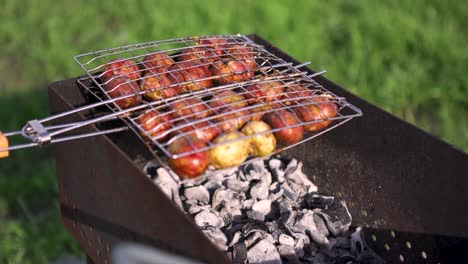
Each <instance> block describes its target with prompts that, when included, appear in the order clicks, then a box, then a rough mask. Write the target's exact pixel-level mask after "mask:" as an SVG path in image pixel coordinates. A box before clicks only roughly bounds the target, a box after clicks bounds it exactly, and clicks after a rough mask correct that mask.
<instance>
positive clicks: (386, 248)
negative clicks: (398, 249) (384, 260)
mask: <svg viewBox="0 0 468 264" xmlns="http://www.w3.org/2000/svg"><path fill="white" fill-rule="evenodd" d="M384 247H385V250H387V251H390V246H389V245H388V244H387V243H385V245H384Z"/></svg>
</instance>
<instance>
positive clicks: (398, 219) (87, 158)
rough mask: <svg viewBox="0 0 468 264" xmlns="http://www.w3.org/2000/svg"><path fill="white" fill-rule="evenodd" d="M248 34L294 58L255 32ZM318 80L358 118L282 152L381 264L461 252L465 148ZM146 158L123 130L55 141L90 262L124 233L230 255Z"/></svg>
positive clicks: (64, 192)
mask: <svg viewBox="0 0 468 264" xmlns="http://www.w3.org/2000/svg"><path fill="white" fill-rule="evenodd" d="M251 38H252V39H253V40H254V41H255V42H257V43H259V44H263V45H265V47H266V48H267V49H268V50H270V51H272V52H273V53H275V54H276V55H278V56H280V57H282V58H284V59H285V60H286V61H291V62H296V61H295V60H294V59H292V58H291V57H289V56H288V55H286V54H284V53H282V52H281V51H279V50H278V49H276V48H275V47H273V46H271V44H269V43H267V42H266V41H264V40H263V39H261V38H260V37H258V36H256V35H251ZM296 63H297V62H296ZM311 72H312V71H311ZM76 80H77V79H70V80H65V81H61V82H57V83H54V84H51V85H50V88H49V97H50V104H51V109H52V111H53V112H61V111H64V110H69V109H72V108H74V107H76V106H78V105H82V104H84V103H85V102H86V99H85V97H84V96H83V94H82V93H81V92H80V91H79V87H78V85H77V82H76ZM316 80H317V81H318V82H319V83H321V84H322V85H324V86H326V87H327V88H329V89H330V90H331V91H332V92H334V93H336V94H340V95H341V96H344V97H346V98H347V99H348V101H349V102H351V103H352V104H354V105H356V106H357V107H359V108H360V109H361V110H362V111H363V113H364V117H362V118H359V119H354V120H352V121H351V122H348V123H347V124H345V125H343V126H341V127H340V128H339V129H335V130H332V131H330V132H328V133H326V134H325V135H322V136H320V137H318V138H316V139H314V140H311V141H309V142H307V143H305V144H302V145H300V146H298V147H295V148H293V149H291V150H288V151H286V152H285V155H290V156H291V157H294V158H296V159H298V160H299V161H302V162H303V163H304V172H305V173H306V174H307V175H309V177H310V178H311V180H312V181H313V182H314V183H316V184H317V186H319V188H320V189H321V190H322V191H325V192H329V193H332V194H334V195H336V196H337V197H339V198H340V199H343V200H345V201H347V203H348V206H349V209H350V211H351V214H352V216H353V223H354V225H356V226H360V225H362V226H364V233H365V235H366V237H367V243H368V244H369V245H370V246H371V248H373V249H374V250H375V251H376V252H377V253H378V254H379V255H380V256H382V257H383V258H384V259H385V260H387V261H388V262H389V263H398V262H402V261H404V262H405V263H439V262H440V263H453V262H456V261H455V260H459V259H466V257H467V255H468V254H467V253H466V252H465V250H464V249H465V248H467V247H468V215H467V213H468V212H467V210H466V206H465V202H466V201H468V192H466V190H468V178H467V177H466V176H467V175H468V156H467V154H465V153H463V152H461V151H459V150H457V149H455V148H453V147H452V146H450V145H448V144H446V143H445V142H442V141H440V140H439V139H436V138H434V137H432V136H431V135H429V134H427V133H425V132H423V131H421V130H419V129H417V128H416V127H414V126H412V125H410V124H408V123H406V122H404V121H401V120H399V119H398V118H395V117H393V116H392V115H390V114H388V113H386V112H384V111H382V110H380V109H378V108H376V107H375V106H372V105H371V104H369V103H367V102H365V101H364V100H362V99H360V98H358V97H356V96H354V95H352V94H351V93H349V92H347V91H346V90H344V89H342V88H341V87H339V86H337V85H336V84H333V83H332V82H330V81H328V80H327V79H325V78H323V77H318V78H316ZM85 114H86V113H84V115H85ZM88 114H92V113H88ZM84 115H81V114H80V115H79V114H76V115H74V116H70V117H68V118H67V120H66V121H76V120H79V119H83V118H84ZM64 121H65V120H64ZM96 129H97V128H96V127H95V126H90V127H85V128H81V129H80V130H79V131H77V132H90V131H95V130H96ZM150 158H151V155H150V154H149V153H148V150H147V149H146V147H145V146H144V145H143V144H142V143H139V142H138V140H137V139H136V137H135V136H134V135H132V134H131V133H129V132H125V133H120V134H115V135H110V136H99V137H94V138H86V139H82V140H77V141H70V142H65V143H61V144H59V145H57V146H56V159H57V163H56V164H57V176H58V183H59V191H60V201H61V204H62V216H63V221H64V224H65V226H66V227H67V228H68V230H70V232H71V233H72V234H73V235H74V236H75V238H76V239H77V240H78V241H79V243H80V245H81V246H82V247H83V249H84V250H85V252H86V254H87V255H88V256H89V257H90V259H91V260H92V261H94V262H96V263H107V260H108V258H109V257H110V253H109V252H110V251H111V249H112V247H113V246H114V245H115V244H116V243H117V242H119V241H121V240H132V241H140V242H143V243H146V244H150V245H154V246H158V247H161V248H163V249H167V250H170V251H172V252H176V253H179V254H181V255H184V256H188V257H192V258H195V259H199V260H203V261H206V262H209V263H229V261H228V259H227V258H226V257H225V256H224V254H223V253H222V252H220V251H219V250H217V249H216V247H215V246H214V245H213V244H211V243H210V242H209V241H208V240H207V239H206V238H205V237H204V235H203V234H202V232H201V231H200V230H199V229H198V227H197V226H196V225H195V224H193V221H192V219H190V217H188V216H186V215H184V214H183V213H182V212H181V211H180V210H179V209H178V208H177V207H176V206H175V205H174V204H173V203H172V202H171V201H170V200H169V199H168V198H167V197H166V195H165V194H164V193H162V191H161V190H160V189H159V188H157V187H156V186H155V185H154V184H153V182H152V181H151V180H150V179H149V178H148V177H147V176H146V175H145V174H144V173H143V172H142V166H143V164H144V163H145V162H147V161H148V159H150Z"/></svg>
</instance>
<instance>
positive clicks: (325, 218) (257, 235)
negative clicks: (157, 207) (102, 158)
mask: <svg viewBox="0 0 468 264" xmlns="http://www.w3.org/2000/svg"><path fill="white" fill-rule="evenodd" d="M144 169H145V171H146V172H147V174H148V175H149V176H150V177H151V179H153V181H154V182H155V183H156V184H157V185H159V187H160V188H161V190H162V191H163V192H164V193H165V194H166V195H167V196H168V197H169V198H170V199H171V200H172V201H174V202H175V203H176V204H177V205H179V206H180V208H181V209H182V210H184V211H185V212H186V213H187V214H190V215H191V216H192V217H193V218H194V222H195V224H197V225H198V226H199V227H200V229H201V230H202V232H203V233H204V234H205V235H206V236H207V237H208V238H209V239H210V240H211V241H212V242H213V243H214V244H215V245H217V246H218V248H219V249H220V250H222V251H224V252H226V254H228V256H229V257H230V258H231V259H232V261H233V263H271V264H273V263H336V264H338V263H347V264H351V263H384V261H383V260H382V259H381V258H380V257H378V256H377V255H376V254H375V253H373V252H372V251H371V250H370V249H369V248H368V247H367V245H366V244H365V242H364V239H363V236H362V234H361V229H360V228H357V229H356V230H351V229H350V227H351V222H352V218H351V215H350V213H349V211H348V208H347V206H346V203H345V202H344V201H340V200H338V199H337V198H336V197H334V196H332V195H327V194H322V193H319V192H318V188H317V186H316V185H314V184H313V183H312V182H311V181H310V180H309V178H308V177H307V175H305V174H304V172H303V171H302V163H301V162H298V161H297V160H295V159H292V160H286V159H281V158H279V157H273V158H270V159H267V160H260V159H257V160H255V161H253V162H251V163H249V164H247V165H245V166H243V167H239V168H237V169H227V170H222V171H213V173H212V174H211V175H210V176H208V177H204V178H199V179H196V180H185V181H181V180H179V178H178V177H177V175H175V174H174V173H173V172H172V171H170V170H169V169H166V168H163V167H159V168H158V167H155V166H154V165H153V164H148V165H147V166H146V167H145V168H144Z"/></svg>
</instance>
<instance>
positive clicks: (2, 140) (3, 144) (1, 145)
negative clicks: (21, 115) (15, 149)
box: [0, 131, 10, 159]
mask: <svg viewBox="0 0 468 264" xmlns="http://www.w3.org/2000/svg"><path fill="white" fill-rule="evenodd" d="M6 148H8V139H7V138H6V137H5V136H4V135H3V133H2V131H0V149H6ZM9 155H10V152H9V151H8V150H5V151H0V159H2V158H6V157H8V156H9Z"/></svg>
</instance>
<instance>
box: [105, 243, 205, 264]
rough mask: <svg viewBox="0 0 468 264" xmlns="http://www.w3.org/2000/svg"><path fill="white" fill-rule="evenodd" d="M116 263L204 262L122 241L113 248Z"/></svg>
mask: <svg viewBox="0 0 468 264" xmlns="http://www.w3.org/2000/svg"><path fill="white" fill-rule="evenodd" d="M112 263H115V264H174V263H178V264H202V263H203V262H199V261H195V260H191V259H188V258H186V257H181V256H177V255H174V254H170V253H167V252H165V251H162V250H159V249H156V248H153V247H149V246H143V245H140V244H134V243H122V244H119V245H117V246H116V247H115V248H114V249H113V250H112Z"/></svg>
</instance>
